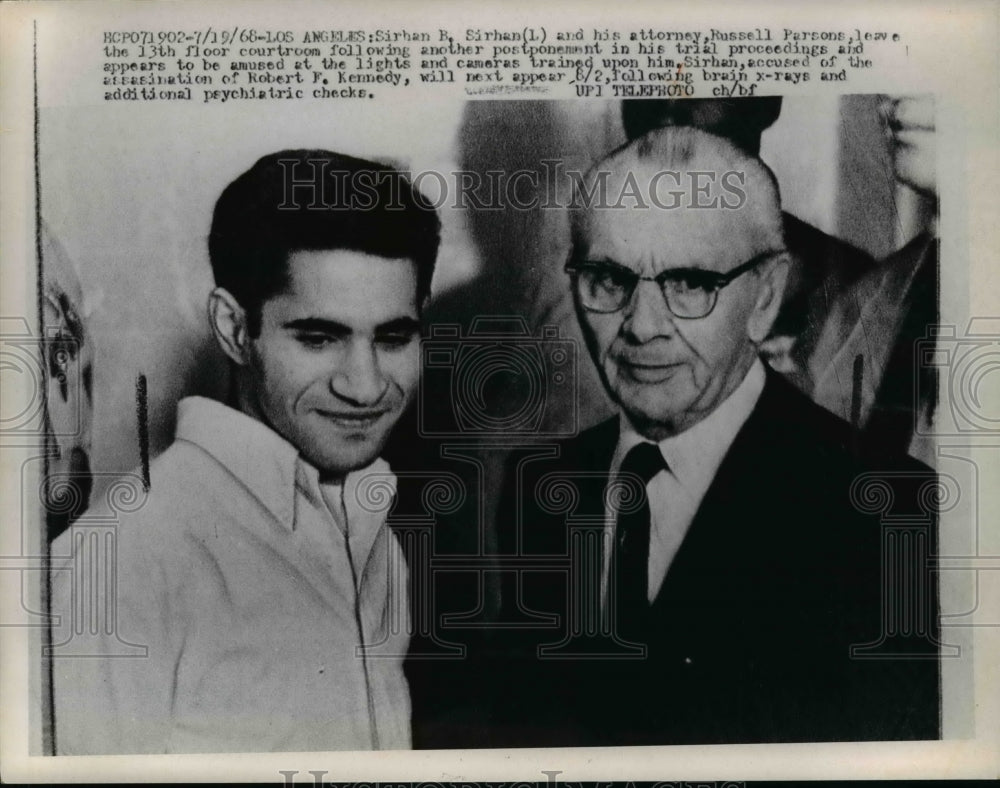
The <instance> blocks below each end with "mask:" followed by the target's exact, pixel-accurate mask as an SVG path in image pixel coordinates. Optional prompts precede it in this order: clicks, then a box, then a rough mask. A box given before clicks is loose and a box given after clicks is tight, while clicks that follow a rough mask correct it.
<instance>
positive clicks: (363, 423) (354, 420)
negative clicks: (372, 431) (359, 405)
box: [316, 410, 388, 431]
mask: <svg viewBox="0 0 1000 788" xmlns="http://www.w3.org/2000/svg"><path fill="white" fill-rule="evenodd" d="M316 412H317V413H319V415H320V416H322V417H323V418H324V419H326V420H327V421H328V422H330V423H332V424H334V425H335V426H337V427H340V428H341V429H345V430H353V431H360V430H366V429H369V428H371V427H374V426H375V424H376V423H378V421H379V419H381V418H382V417H383V416H385V415H386V413H388V411H385V410H377V411H369V410H365V411H329V410H318V411H316Z"/></svg>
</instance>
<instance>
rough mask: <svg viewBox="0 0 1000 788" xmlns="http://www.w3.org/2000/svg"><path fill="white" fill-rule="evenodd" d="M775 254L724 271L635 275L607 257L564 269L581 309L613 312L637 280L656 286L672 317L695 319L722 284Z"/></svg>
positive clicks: (570, 264)
mask: <svg viewBox="0 0 1000 788" xmlns="http://www.w3.org/2000/svg"><path fill="white" fill-rule="evenodd" d="M779 254H782V251H780V250H779V251H769V252H763V253H761V254H759V255H757V256H756V257H753V258H751V259H750V260H747V262H745V263H743V264H742V265H738V266H736V268H734V269H732V270H731V271H727V272H726V273H719V272H717V271H707V270H705V269H703V268H668V269H667V270H666V271H661V272H660V273H658V274H657V275H656V276H639V274H637V273H636V272H635V271H633V270H632V269H630V268H626V267H625V266H623V265H619V264H618V263H613V262H611V261H610V260H581V261H572V260H571V261H570V262H568V263H567V264H566V267H565V271H566V272H567V273H568V274H570V275H572V277H573V282H574V286H575V287H576V291H577V293H578V294H579V296H580V303H581V304H582V305H583V308H584V309H587V310H589V311H591V312H605V313H607V312H617V311H618V310H620V309H622V308H624V307H625V305H626V304H627V303H628V302H629V301H630V300H631V299H632V294H633V293H634V292H635V288H636V287H637V286H638V284H639V282H640V281H647V282H656V284H658V285H659V286H660V291H661V292H662V293H663V298H664V300H665V301H666V304H667V309H669V310H670V313H671V314H672V315H673V316H674V317H679V318H682V319H684V320H695V319H697V318H701V317H706V316H707V315H709V314H711V312H712V310H713V309H715V304H716V302H717V301H718V300H719V291H720V290H721V289H722V288H723V287H725V286H726V285H728V284H729V283H730V282H732V281H733V280H734V279H736V278H737V277H738V276H741V275H742V274H745V273H746V272H747V271H749V270H751V269H753V268H755V267H756V266H758V265H760V264H761V263H762V262H764V261H765V260H767V259H768V258H770V257H774V256H776V255H779Z"/></svg>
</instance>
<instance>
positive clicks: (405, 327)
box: [282, 317, 420, 336]
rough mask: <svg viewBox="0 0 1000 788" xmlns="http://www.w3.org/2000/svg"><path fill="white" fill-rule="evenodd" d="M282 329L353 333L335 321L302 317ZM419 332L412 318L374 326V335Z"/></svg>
mask: <svg viewBox="0 0 1000 788" xmlns="http://www.w3.org/2000/svg"><path fill="white" fill-rule="evenodd" d="M282 328H288V329H292V330H293V331H313V332H316V333H319V334H331V335H334V336H347V335H349V334H353V333H354V329H353V328H351V327H350V326H348V325H345V324H343V323H340V322H338V321H336V320H329V319H327V318H324V317H303V318H299V319H298V320H289V321H288V322H287V323H283V324H282ZM418 331H420V321H419V320H417V319H416V318H413V317H397V318H393V319H392V320H387V321H386V322H385V323H379V325H377V326H375V330H374V333H376V334H415V333H417V332H418Z"/></svg>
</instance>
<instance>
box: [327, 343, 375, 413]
mask: <svg viewBox="0 0 1000 788" xmlns="http://www.w3.org/2000/svg"><path fill="white" fill-rule="evenodd" d="M388 387H389V380H388V378H386V376H385V374H384V373H383V372H382V367H381V365H380V364H379V359H378V354H377V353H376V351H375V348H374V346H373V345H372V344H371V343H368V342H352V343H350V344H349V345H348V347H347V348H346V349H345V351H344V355H343V356H342V358H341V363H340V364H339V365H338V366H337V368H336V369H335V370H334V372H333V375H332V376H331V377H330V390H331V391H332V392H333V393H334V394H336V395H337V396H338V397H340V398H341V399H343V400H346V401H347V402H349V403H350V404H352V405H355V406H357V407H368V406H371V405H375V404H377V403H378V402H379V401H380V400H381V399H382V397H383V396H384V395H385V392H386V389H387V388H388Z"/></svg>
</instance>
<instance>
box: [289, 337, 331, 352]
mask: <svg viewBox="0 0 1000 788" xmlns="http://www.w3.org/2000/svg"><path fill="white" fill-rule="evenodd" d="M296 339H297V340H298V342H299V344H300V345H302V346H303V347H306V348H309V349H310V350H322V349H323V348H325V347H328V346H329V345H330V344H332V343H333V342H335V341H336V339H335V338H334V337H332V336H330V335H329V334H298V335H297V336H296Z"/></svg>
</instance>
